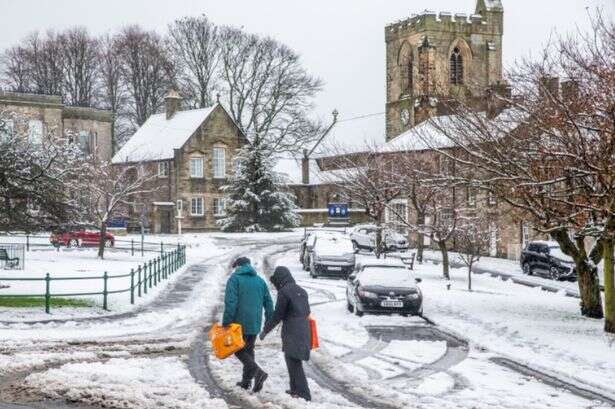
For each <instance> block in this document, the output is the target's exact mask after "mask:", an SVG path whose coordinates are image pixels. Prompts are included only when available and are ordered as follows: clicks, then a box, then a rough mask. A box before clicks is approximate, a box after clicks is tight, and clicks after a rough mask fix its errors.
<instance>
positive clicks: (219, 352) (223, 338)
mask: <svg viewBox="0 0 615 409" xmlns="http://www.w3.org/2000/svg"><path fill="white" fill-rule="evenodd" d="M208 335H209V340H210V341H211V346H212V348H213V350H214V355H216V358H218V359H225V358H228V357H229V356H231V355H233V354H234V353H235V352H237V351H240V350H242V349H243V348H244V347H245V346H246V344H245V342H244V340H243V333H242V330H241V325H239V324H231V325H229V326H228V328H225V327H223V326H221V325H220V324H214V325H213V327H211V329H210V330H209V334H208Z"/></svg>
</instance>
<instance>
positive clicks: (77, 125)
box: [0, 91, 113, 161]
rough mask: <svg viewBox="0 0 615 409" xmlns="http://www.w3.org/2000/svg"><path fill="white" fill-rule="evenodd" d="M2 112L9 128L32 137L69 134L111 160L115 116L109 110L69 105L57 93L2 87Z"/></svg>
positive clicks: (86, 149) (102, 158)
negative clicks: (24, 91) (13, 90)
mask: <svg viewBox="0 0 615 409" xmlns="http://www.w3.org/2000/svg"><path fill="white" fill-rule="evenodd" d="M0 114H2V116H3V118H4V120H5V121H6V122H7V124H8V128H9V132H22V133H23V134H24V135H28V137H29V138H31V139H32V140H33V141H36V140H40V139H41V138H43V136H44V135H66V136H69V137H70V138H71V140H73V141H74V142H76V143H78V144H79V145H80V146H81V148H82V149H83V151H84V153H86V154H88V155H94V156H95V157H96V158H97V159H98V160H100V161H108V160H111V156H112V132H113V116H112V114H111V112H110V111H105V110H100V109H95V108H81V107H71V106H66V105H64V104H63V103H62V98H61V97H60V96H56V95H39V94H25V93H17V92H6V91H0ZM20 128H21V129H20Z"/></svg>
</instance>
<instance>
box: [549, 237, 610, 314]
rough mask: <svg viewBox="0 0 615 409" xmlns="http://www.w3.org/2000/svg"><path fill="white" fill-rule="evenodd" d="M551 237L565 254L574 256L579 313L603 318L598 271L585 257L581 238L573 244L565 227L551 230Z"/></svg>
mask: <svg viewBox="0 0 615 409" xmlns="http://www.w3.org/2000/svg"><path fill="white" fill-rule="evenodd" d="M551 237H552V238H553V239H554V240H555V241H557V242H558V244H559V245H560V247H561V248H562V251H563V252H564V253H565V254H568V255H569V256H571V257H573V258H574V261H575V265H576V269H577V277H578V284H579V294H580V296H581V314H583V315H584V316H586V317H589V318H598V319H600V318H603V317H604V313H603V311H602V296H601V294H600V280H599V279H598V271H597V269H596V268H595V267H594V266H593V265H592V263H590V261H589V259H588V257H587V253H586V252H585V248H584V246H583V239H582V238H578V239H577V240H576V244H575V243H574V242H573V241H572V240H571V239H570V236H569V235H568V231H567V230H565V229H561V230H556V231H554V232H552V233H551Z"/></svg>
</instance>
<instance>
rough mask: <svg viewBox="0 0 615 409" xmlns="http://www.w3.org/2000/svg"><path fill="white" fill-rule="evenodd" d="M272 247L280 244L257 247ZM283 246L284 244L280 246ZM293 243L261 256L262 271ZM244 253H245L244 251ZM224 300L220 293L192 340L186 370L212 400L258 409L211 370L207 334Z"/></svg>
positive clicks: (265, 244) (267, 268)
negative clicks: (222, 382)
mask: <svg viewBox="0 0 615 409" xmlns="http://www.w3.org/2000/svg"><path fill="white" fill-rule="evenodd" d="M274 245H280V243H279V242H278V243H275V244H272V243H262V242H261V243H260V245H259V246H258V247H257V248H258V249H263V248H267V247H272V246H274ZM282 245H284V244H282ZM294 245H295V243H294V242H293V247H289V246H288V245H287V246H284V247H283V248H281V249H275V250H271V251H270V252H269V253H266V254H265V255H264V256H263V265H262V269H263V271H270V270H271V264H270V257H272V256H274V255H275V254H279V253H285V252H287V251H289V250H290V249H291V248H294ZM244 253H245V251H244ZM223 299H224V292H223V291H220V297H219V300H218V303H217V304H216V305H215V306H214V308H213V310H212V311H211V312H210V315H209V318H208V319H207V322H209V323H210V324H207V325H206V326H205V327H204V328H202V330H201V331H199V335H198V336H197V337H196V338H195V339H194V341H193V343H192V345H191V346H190V350H189V352H188V357H187V359H186V363H187V365H188V370H189V371H190V375H192V378H193V379H194V380H195V381H196V382H197V383H198V384H199V385H201V386H202V387H203V388H204V389H205V390H206V391H207V392H208V393H209V395H210V396H211V397H212V398H218V399H222V400H224V401H225V402H226V404H227V405H228V406H229V408H231V409H235V408H253V409H260V408H262V405H260V404H259V405H258V406H256V405H255V404H254V403H252V402H250V401H248V400H246V399H243V398H242V397H241V396H240V395H239V394H237V393H235V392H234V391H233V390H228V389H226V388H225V387H224V386H223V385H221V384H220V382H219V381H218V380H217V379H216V376H215V374H214V372H213V370H212V368H211V365H210V362H211V358H210V357H211V355H212V350H211V347H210V345H209V343H208V341H207V338H208V336H207V333H208V332H209V330H210V329H211V325H212V324H211V323H212V322H213V320H214V319H216V317H217V316H218V315H219V313H220V309H221V307H222V303H223Z"/></svg>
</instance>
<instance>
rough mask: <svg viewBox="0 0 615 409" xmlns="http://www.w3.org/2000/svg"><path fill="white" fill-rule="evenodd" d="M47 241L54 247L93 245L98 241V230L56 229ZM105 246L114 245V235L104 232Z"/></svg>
mask: <svg viewBox="0 0 615 409" xmlns="http://www.w3.org/2000/svg"><path fill="white" fill-rule="evenodd" d="M49 241H50V242H51V244H53V245H54V246H56V247H60V246H66V247H95V246H98V243H99V241H100V230H93V229H92V230H90V229H74V230H67V231H58V232H54V233H52V234H51V237H49ZM105 246H106V247H113V246H115V237H113V235H112V234H111V233H109V232H107V233H106V234H105Z"/></svg>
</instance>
